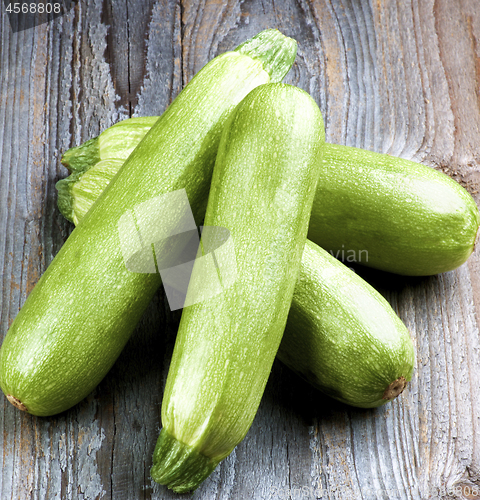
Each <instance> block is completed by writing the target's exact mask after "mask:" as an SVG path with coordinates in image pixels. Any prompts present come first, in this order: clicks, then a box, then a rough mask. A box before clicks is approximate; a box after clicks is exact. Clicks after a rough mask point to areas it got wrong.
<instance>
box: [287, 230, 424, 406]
mask: <svg viewBox="0 0 480 500" xmlns="http://www.w3.org/2000/svg"><path fill="white" fill-rule="evenodd" d="M277 356H278V358H279V359H280V360H281V361H282V362H283V363H285V364H286V365H287V366H288V367H289V368H291V369H292V370H293V371H295V372H296V373H298V374H299V375H300V376H301V377H303V378H304V379H305V380H307V381H308V382H310V383H311V384H312V385H313V386H315V387H316V388H317V389H320V390H321V391H323V392H324V393H326V394H328V395H329V396H331V397H333V398H335V399H338V400H339V401H342V402H343V403H346V404H349V405H352V406H359V407H362V408H373V407H376V406H380V405H383V404H385V403H386V402H388V401H390V400H392V399H393V398H395V397H397V396H398V395H399V394H400V393H401V392H402V391H403V390H404V388H405V386H406V384H407V382H408V381H410V380H411V377H412V372H413V366H414V361H415V350H414V346H413V343H412V341H411V338H410V334H409V333H408V330H407V329H406V327H405V325H404V324H403V323H402V321H401V320H400V318H399V317H398V316H397V315H396V314H395V312H394V310H393V309H392V308H391V307H390V305H389V303H388V302H387V301H386V300H385V299H384V298H383V297H382V295H380V293H378V292H377V291H376V290H375V289H374V288H373V287H371V286H370V285H369V284H368V283H367V282H366V281H364V280H363V279H362V278H360V276H358V275H357V274H356V273H355V272H354V271H352V270H351V269H349V268H348V267H346V266H345V265H344V264H342V263H341V262H339V261H338V260H337V259H335V258H334V257H332V256H331V255H330V253H328V252H327V251H325V250H323V249H322V248H320V247H319V246H317V245H315V244H314V243H312V242H311V241H308V240H307V243H306V245H305V249H304V252H303V257H302V265H301V267H300V273H299V276H298V281H297V284H296V286H295V291H294V294H293V300H292V306H291V308H290V312H289V315H288V321H287V326H286V328H285V332H284V335H283V339H282V343H281V345H280V348H279V350H278V353H277Z"/></svg>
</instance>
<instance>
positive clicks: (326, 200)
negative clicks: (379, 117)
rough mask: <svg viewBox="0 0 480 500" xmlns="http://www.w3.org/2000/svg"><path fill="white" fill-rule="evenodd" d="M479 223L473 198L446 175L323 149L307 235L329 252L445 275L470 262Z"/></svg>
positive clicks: (402, 270)
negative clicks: (320, 170)
mask: <svg viewBox="0 0 480 500" xmlns="http://www.w3.org/2000/svg"><path fill="white" fill-rule="evenodd" d="M479 225H480V214H479V212H478V207H477V205H476V203H475V201H474V199H473V198H472V197H471V195H470V194H469V193H468V191H466V190H465V189H464V188H462V187H461V186H460V184H458V183H457V182H455V181H454V180H453V179H451V178H450V177H449V176H448V175H445V174H443V173H441V172H438V171H436V170H434V169H433V168H429V167H426V166H424V165H421V164H419V163H415V162H412V161H409V160H404V159H402V158H395V157H393V156H390V155H385V154H380V153H373V152H371V151H364V150H362V149H357V148H350V147H347V146H337V145H333V144H331V145H329V147H328V148H325V152H324V155H323V157H322V175H321V176H320V180H319V183H318V187H317V196H316V198H315V202H314V204H313V210H312V217H311V221H310V227H309V230H308V238H309V239H310V240H312V241H314V242H315V243H317V244H319V245H320V246H322V247H323V248H326V249H328V250H329V251H331V252H333V255H335V256H336V255H339V256H342V251H343V252H345V253H344V256H345V257H346V258H347V259H348V256H349V255H350V256H352V257H353V256H355V257H356V258H357V260H359V261H360V262H361V263H362V264H365V265H368V266H371V267H375V268H377V269H381V270H383V271H389V272H392V273H397V274H404V275H409V276H426V275H432V274H438V273H443V272H446V271H451V270H452V269H455V268H457V267H459V266H460V265H462V264H463V263H464V262H465V261H466V260H467V259H468V257H469V256H470V255H471V253H472V252H473V248H474V245H475V238H476V234H477V231H478V227H479ZM364 250H367V251H368V257H367V255H366V254H365V252H364ZM362 257H363V258H362ZM367 258H368V261H367V260H366V259H367Z"/></svg>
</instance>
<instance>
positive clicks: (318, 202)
mask: <svg viewBox="0 0 480 500" xmlns="http://www.w3.org/2000/svg"><path fill="white" fill-rule="evenodd" d="M156 118H157V117H145V118H138V119H136V120H145V121H144V122H143V124H144V125H145V128H148V126H149V124H150V123H151V122H152V121H154V120H155V119H156ZM128 122H129V120H125V121H123V122H120V123H123V124H124V129H123V130H121V129H117V130H115V129H114V128H113V127H111V128H110V129H107V130H106V131H105V132H103V133H102V134H101V135H100V136H99V138H102V136H103V135H104V134H105V135H106V136H107V137H108V139H109V140H110V141H111V142H112V143H115V144H117V146H118V147H117V149H116V151H115V154H116V155H117V156H116V158H119V159H123V160H125V159H126V158H127V157H128V155H129V154H130V152H129V150H128V149H122V148H121V143H122V134H123V133H124V131H125V133H129V129H130V125H129V123H128ZM132 125H133V127H132V128H134V127H135V126H138V125H137V124H135V125H134V124H132ZM86 146H88V147H86V149H88V150H89V151H90V157H95V156H98V155H100V154H101V155H102V157H105V154H110V153H109V152H108V150H104V148H103V147H101V145H99V143H98V142H92V143H87V144H86ZM69 157H70V158H71V161H77V162H78V163H81V165H82V167H81V170H82V171H85V170H88V169H89V168H95V169H96V162H95V161H90V162H89V161H85V160H83V161H82V158H81V157H80V156H78V157H77V155H76V154H74V152H71V153H70V154H69ZM103 165H104V166H103V167H102V168H104V169H106V170H108V169H110V170H111V171H112V172H115V170H116V168H118V164H117V163H114V162H113V160H112V161H111V163H110V164H108V162H106V163H104V164H103ZM321 170H322V174H321V176H320V180H319V183H318V186H317V194H316V196H315V200H314V202H313V209H312V215H311V219H310V227H309V232H308V238H309V239H310V240H311V241H313V242H315V243H317V244H318V245H320V246H321V247H323V248H325V249H327V250H328V251H329V252H330V253H332V255H334V256H335V257H338V258H340V259H342V260H343V261H346V262H347V263H348V262H359V263H361V264H363V265H366V266H370V267H374V268H377V269H382V270H384V271H388V272H391V273H397V274H404V275H410V276H426V275H431V274H437V273H442V272H446V271H451V270H452V269H455V268H456V267H458V266H460V265H462V264H463V263H464V262H465V261H466V260H467V259H468V257H469V256H470V254H471V253H472V252H473V248H474V245H475V239H476V237H477V240H478V234H479V229H478V228H479V226H480V215H479V212H478V207H477V205H476V204H475V201H474V199H473V198H472V197H471V196H470V194H469V193H468V192H467V191H466V190H465V189H464V188H462V187H461V186H460V184H458V183H457V182H455V181H454V180H453V179H451V178H450V177H448V176H447V175H445V174H443V173H441V172H438V171H437V170H434V169H432V168H430V167H427V166H425V165H422V164H420V163H416V162H413V161H410V160H405V159H403V158H397V157H394V156H390V155H387V154H381V153H375V152H372V151H366V150H362V149H358V148H352V147H347V146H338V145H335V144H326V145H325V150H324V154H323V155H322V160H321ZM77 179H78V177H75V178H73V177H72V176H70V177H69V178H67V179H65V180H62V181H59V182H58V183H57V187H58V189H59V194H58V200H59V207H60V210H61V211H62V213H63V214H64V216H65V217H66V218H67V219H69V220H71V221H73V219H74V218H75V217H77V218H78V212H79V211H83V206H84V205H85V208H88V203H87V204H85V201H84V200H83V197H84V194H83V192H84V189H83V188H82V189H79V190H78V192H77V193H75V194H73V192H72V189H73V186H74V185H75V181H76V180H77ZM72 181H73V182H72ZM84 182H85V186H88V185H89V184H90V183H93V184H97V183H99V184H100V182H102V184H103V185H104V186H106V185H107V184H108V180H107V178H106V177H105V179H104V180H100V179H92V181H90V180H88V177H87V178H86V179H85V181H84ZM85 196H87V198H88V195H87V194H85ZM73 199H75V200H76V203H77V205H78V208H77V207H76V206H72V200H73ZM87 202H88V200H87ZM476 235H477V236H476Z"/></svg>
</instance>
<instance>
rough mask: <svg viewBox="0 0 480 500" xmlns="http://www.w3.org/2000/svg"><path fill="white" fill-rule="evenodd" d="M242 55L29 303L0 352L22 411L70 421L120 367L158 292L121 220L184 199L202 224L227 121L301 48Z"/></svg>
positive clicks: (165, 126)
mask: <svg viewBox="0 0 480 500" xmlns="http://www.w3.org/2000/svg"><path fill="white" fill-rule="evenodd" d="M264 45H265V46H264ZM241 51H242V53H240V52H236V51H232V52H226V53H224V54H221V55H220V56H218V57H216V58H215V59H213V60H212V61H210V62H209V63H208V64H207V65H206V66H205V67H204V68H203V69H202V70H201V71H200V72H199V73H198V74H197V75H196V76H195V77H194V78H193V79H192V81H191V82H190V83H189V84H188V85H187V86H186V87H185V88H184V89H183V90H182V92H181V93H180V94H179V95H178V96H177V98H176V99H175V100H174V101H173V103H172V104H171V105H170V106H169V108H168V109H167V110H166V111H165V113H164V114H163V115H162V116H161V118H160V119H159V120H158V121H156V123H155V125H154V126H153V127H152V128H151V130H150V131H149V132H148V133H147V134H146V135H145V137H144V138H143V139H142V140H141V142H140V143H139V144H138V145H137V147H136V148H135V149H134V151H133V152H132V154H130V156H129V157H128V159H127V161H126V162H125V163H124V164H123V166H122V167H121V169H120V170H119V172H118V173H117V174H116V175H115V177H114V179H113V181H112V182H111V183H110V184H109V185H108V187H107V188H106V189H105V190H104V191H103V192H102V194H101V196H100V197H99V198H98V199H97V201H96V202H95V203H94V204H93V206H92V208H91V209H90V210H89V211H88V213H87V215H86V216H85V217H84V218H83V219H82V220H81V221H80V223H79V224H78V225H77V226H76V228H75V229H74V231H73V232H72V234H71V235H70V237H69V238H68V240H67V241H66V242H65V244H64V245H63V247H62V248H61V250H60V251H59V253H58V254H57V255H56V257H55V258H54V260H53V261H52V263H51V264H50V266H49V267H48V269H47V270H46V271H45V273H44V274H43V276H42V277H41V278H40V280H39V282H38V283H37V284H36V286H35V287H34V289H33V290H32V292H31V293H30V295H29V296H28V297H27V300H26V302H25V304H24V305H23V307H22V309H21V310H20V312H19V314H18V315H17V317H16V318H15V320H14V322H13V323H12V325H11V327H10V329H9V331H8V333H7V335H6V337H5V340H4V341H3V344H2V347H1V349H0V386H1V388H2V390H3V392H4V393H5V394H6V395H7V396H9V399H10V401H12V402H13V403H15V404H16V405H17V406H18V407H19V408H21V409H25V410H26V411H28V412H30V413H33V414H35V415H52V414H55V413H59V412H61V411H64V410H66V409H68V408H70V407H71V406H73V405H74V404H76V403H77V402H79V401H80V400H82V399H83V398H84V397H85V396H86V395H87V394H89V393H90V392H91V391H92V389H93V388H94V387H96V386H97V384H98V383H99V382H100V381H101V380H102V378H103V377H104V376H105V374H106V373H107V372H108V370H109V369H110V368H111V366H112V364H113V363H114V362H115V360H116V359H117V357H118V355H119V354H120V352H121V350H122V349H123V347H124V345H125V343H126V342H127V340H128V339H129V337H130V335H131V333H132V331H133V329H134V328H135V326H136V325H137V323H138V321H139V320H140V317H141V316H142V314H143V312H144V310H145V308H146V307H147V305H148V303H149V302H150V300H151V298H152V296H153V294H154V293H155V291H156V290H157V289H158V287H159V285H160V278H159V276H158V275H157V274H141V273H134V272H129V271H128V270H127V269H126V267H125V263H124V260H123V255H122V253H121V249H120V240H119V235H118V228H117V224H118V222H119V220H120V218H121V217H122V216H123V215H124V214H126V213H127V212H128V211H130V210H132V209H133V208H134V207H136V206H137V205H139V204H140V203H142V202H144V201H147V200H151V199H152V198H154V197H156V196H159V195H161V194H165V193H170V192H172V191H176V190H179V189H185V190H186V192H187V195H188V198H189V201H190V204H191V206H192V209H193V211H194V213H195V214H196V216H197V217H198V218H199V220H201V219H202V218H203V211H204V210H205V207H206V201H207V197H208V192H209V188H210V179H211V175H212V170H213V166H214V162H215V157H216V153H217V149H218V144H219V141H220V135H221V132H222V130H223V127H224V124H225V122H226V120H227V118H228V116H229V115H230V114H231V112H232V111H233V110H234V109H235V107H236V105H237V104H238V103H239V102H240V101H241V100H242V99H243V97H245V95H247V94H248V93H249V92H250V91H251V90H252V89H253V88H255V87H257V86H258V85H261V84H264V83H268V82H269V81H271V78H270V74H272V75H274V77H275V80H276V79H278V78H279V77H280V76H283V75H284V74H286V73H287V72H288V70H289V69H290V67H291V65H292V64H293V61H294V58H295V54H296V42H295V41H294V40H292V39H289V38H287V37H285V36H283V35H282V34H281V33H280V32H278V31H276V30H267V31H265V32H262V33H260V34H258V35H257V36H256V37H254V39H252V40H250V41H249V43H246V44H242V47H241ZM247 53H248V54H250V55H246V54H247ZM250 56H253V58H252V57H250ZM272 62H273V66H272ZM264 65H266V67H268V72H267V71H265V69H264Z"/></svg>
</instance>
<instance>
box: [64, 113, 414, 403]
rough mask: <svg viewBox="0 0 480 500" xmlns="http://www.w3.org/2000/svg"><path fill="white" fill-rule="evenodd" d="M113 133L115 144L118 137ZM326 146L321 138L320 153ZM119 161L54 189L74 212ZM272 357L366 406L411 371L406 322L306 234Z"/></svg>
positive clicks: (396, 388) (397, 389)
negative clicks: (284, 323) (285, 317)
mask: <svg viewBox="0 0 480 500" xmlns="http://www.w3.org/2000/svg"><path fill="white" fill-rule="evenodd" d="M125 122H128V120H125V121H124V122H122V123H125ZM108 130H111V129H108ZM104 133H105V132H104ZM116 140H117V141H118V142H119V143H121V136H117V138H116ZM330 147H331V145H329V144H326V145H325V147H324V150H323V154H325V150H326V149H328V148H330ZM118 161H120V162H122V161H124V159H121V160H114V159H111V160H103V161H101V162H99V163H97V164H95V165H93V166H91V167H90V166H89V165H87V167H88V168H87V169H86V171H85V173H83V174H82V176H81V178H80V180H78V181H75V182H73V183H72V184H71V185H70V184H69V183H68V184H67V183H66V182H65V183H64V184H63V187H62V186H61V189H60V190H59V196H60V195H63V196H64V197H65V199H66V200H72V201H73V207H74V208H73V209H72V212H71V213H72V214H74V216H75V217H77V216H83V214H84V211H85V210H86V209H88V207H89V206H90V205H91V204H92V203H93V202H94V201H95V199H94V198H92V193H99V192H101V190H103V189H104V188H105V187H106V186H107V185H108V183H109V181H110V177H111V175H112V173H114V172H115V171H116V169H117V166H118V164H117V162H118ZM109 162H111V163H109ZM70 177H72V176H70ZM67 179H68V178H67ZM61 182H62V181H61ZM320 182H322V180H319V183H320ZM97 196H98V194H97ZM317 197H318V187H317ZM314 203H315V201H314ZM75 214H76V215H75ZM277 356H278V358H279V359H281V360H282V361H283V362H284V363H285V364H286V365H287V366H289V367H290V368H291V369H292V370H293V371H295V372H297V373H298V374H299V375H301V376H302V377H303V378H304V379H306V380H307V381H308V382H310V383H311V384H312V385H313V386H314V387H316V388H317V389H320V390H321V391H323V392H325V393H327V394H328V395H329V396H331V397H333V398H336V399H338V400H340V401H342V402H344V403H346V404H349V405H352V406H359V407H363V408H369V407H375V406H379V405H382V404H384V403H386V402H388V401H390V400H391V399H393V398H394V397H396V396H398V394H400V393H401V391H402V390H403V389H404V387H405V385H406V383H407V382H408V381H409V380H410V379H411V376H412V371H413V362H414V347H413V343H412V341H411V340H410V335H409V333H408V331H407V329H406V328H405V326H404V324H403V323H402V322H401V321H400V319H399V318H398V316H397V315H396V314H395V312H394V311H393V309H392V308H391V307H390V306H389V304H388V302H387V301H386V300H385V299H384V298H383V297H382V296H381V295H380V294H379V293H378V292H377V291H376V290H375V289H374V288H373V287H371V286H370V285H369V284H368V283H366V282H365V281H364V280H362V279H361V278H360V277H359V276H358V275H356V274H355V273H354V272H353V271H351V270H350V269H348V268H347V267H346V266H345V265H343V264H342V263H341V262H339V261H338V260H337V259H336V258H334V257H332V256H331V255H330V253H328V252H326V251H325V250H323V249H322V248H320V247H318V246H317V245H315V244H314V243H312V242H310V241H307V244H306V246H305V250H304V253H303V257H302V262H301V265H300V273H299V278H298V281H297V284H296V287H295V292H294V295H293V300H292V306H291V309H290V313H289V317H288V321H287V326H286V329H285V333H284V336H283V340H282V343H281V346H280V349H279V351H278V354H277ZM339 360H341V361H342V362H339ZM346 366H348V367H352V368H351V369H350V370H346V369H345V367H346Z"/></svg>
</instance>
